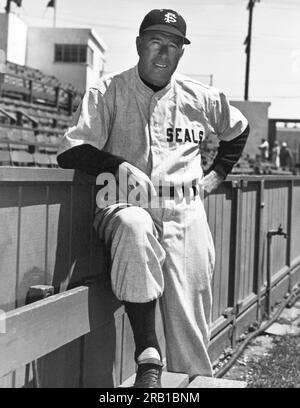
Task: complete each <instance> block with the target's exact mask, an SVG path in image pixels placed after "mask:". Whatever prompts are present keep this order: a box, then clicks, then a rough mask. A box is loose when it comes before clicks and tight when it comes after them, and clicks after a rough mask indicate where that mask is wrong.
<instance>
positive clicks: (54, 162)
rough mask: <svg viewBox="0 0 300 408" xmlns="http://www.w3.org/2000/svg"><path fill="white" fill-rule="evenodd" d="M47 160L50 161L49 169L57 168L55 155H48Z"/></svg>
mask: <svg viewBox="0 0 300 408" xmlns="http://www.w3.org/2000/svg"><path fill="white" fill-rule="evenodd" d="M49 159H50V163H51V167H58V164H57V160H56V154H49Z"/></svg>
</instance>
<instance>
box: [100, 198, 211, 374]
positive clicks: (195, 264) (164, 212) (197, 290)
mask: <svg viewBox="0 0 300 408" xmlns="http://www.w3.org/2000/svg"><path fill="white" fill-rule="evenodd" d="M94 226H95V228H96V230H97V232H98V235H99V237H100V239H102V240H104V242H105V244H106V246H107V247H108V248H110V251H111V285H112V290H113V292H114V294H115V296H116V297H117V298H118V299H119V300H121V301H127V302H135V303H144V302H149V301H151V300H153V299H158V298H159V299H160V305H161V312H162V318H163V324H164V332H165V340H166V362H167V369H168V371H171V372H181V373H187V374H189V376H190V377H193V376H194V375H205V376H212V367H211V362H210V359H209V356H208V353H207V347H208V343H209V338H210V320H211V309H212V292H211V279H212V274H213V269H214V262H215V252H214V244H213V240H212V236H211V232H210V229H209V226H208V223H207V217H206V213H205V209H204V206H203V202H202V200H201V198H200V197H199V195H197V196H195V197H194V198H192V199H189V198H182V199H181V200H179V201H178V200H172V199H170V200H166V201H165V202H164V206H163V208H153V209H152V208H147V209H144V208H142V207H137V206H132V205H130V204H128V203H123V204H121V203H119V204H113V205H109V206H108V207H106V208H104V209H102V210H100V211H99V212H98V213H97V214H96V217H95V223H94Z"/></svg>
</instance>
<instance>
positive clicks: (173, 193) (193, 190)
mask: <svg viewBox="0 0 300 408" xmlns="http://www.w3.org/2000/svg"><path fill="white" fill-rule="evenodd" d="M178 190H181V191H182V194H183V196H188V197H190V196H191V195H192V196H193V197H195V196H196V195H198V194H199V191H198V188H197V187H196V186H191V187H187V186H182V187H177V188H175V187H174V186H159V188H158V195H159V197H170V198H174V197H178V196H179V191H178Z"/></svg>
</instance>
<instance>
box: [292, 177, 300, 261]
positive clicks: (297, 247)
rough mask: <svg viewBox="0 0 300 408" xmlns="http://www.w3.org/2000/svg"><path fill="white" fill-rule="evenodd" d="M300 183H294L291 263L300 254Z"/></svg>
mask: <svg viewBox="0 0 300 408" xmlns="http://www.w3.org/2000/svg"><path fill="white" fill-rule="evenodd" d="M299 214H300V183H299V182H295V181H294V187H293V206H292V236H291V263H293V260H294V259H295V258H297V257H298V256H299V253H300V239H299V237H300V217H299Z"/></svg>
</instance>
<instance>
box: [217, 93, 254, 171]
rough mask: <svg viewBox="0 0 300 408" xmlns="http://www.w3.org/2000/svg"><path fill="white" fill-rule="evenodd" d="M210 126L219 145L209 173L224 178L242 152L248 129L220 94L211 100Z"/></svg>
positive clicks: (237, 112)
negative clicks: (215, 172) (216, 173)
mask: <svg viewBox="0 0 300 408" xmlns="http://www.w3.org/2000/svg"><path fill="white" fill-rule="evenodd" d="M211 125H212V129H213V133H215V134H216V136H217V137H218V139H219V140H220V143H219V146H218V149H217V155H216V157H215V159H214V161H213V163H212V165H211V166H210V168H209V171H211V170H215V171H217V172H218V173H219V174H220V175H221V176H222V177H223V178H226V176H227V175H228V174H229V173H230V171H231V170H232V168H233V166H234V165H235V164H236V163H237V161H238V160H239V158H240V156H241V154H242V152H243V150H244V147H245V144H246V141H247V139H248V136H249V132H250V127H249V124H248V121H247V119H246V118H245V116H244V115H243V114H242V113H241V112H240V111H239V110H238V109H237V108H235V107H234V106H232V105H230V104H229V102H228V100H227V98H226V96H225V95H224V94H223V93H222V92H217V93H216V95H215V98H213V100H212V107H211Z"/></svg>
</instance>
